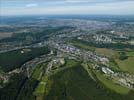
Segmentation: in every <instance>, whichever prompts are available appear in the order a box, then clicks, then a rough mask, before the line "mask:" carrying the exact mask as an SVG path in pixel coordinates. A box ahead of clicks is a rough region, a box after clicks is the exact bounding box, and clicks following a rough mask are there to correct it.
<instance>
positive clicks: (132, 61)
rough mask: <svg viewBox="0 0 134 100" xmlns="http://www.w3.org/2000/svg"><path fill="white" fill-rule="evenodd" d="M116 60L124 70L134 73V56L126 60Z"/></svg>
mask: <svg viewBox="0 0 134 100" xmlns="http://www.w3.org/2000/svg"><path fill="white" fill-rule="evenodd" d="M116 62H117V64H118V65H119V67H120V69H121V70H122V71H127V72H129V73H132V74H134V57H128V59H126V60H119V59H116Z"/></svg>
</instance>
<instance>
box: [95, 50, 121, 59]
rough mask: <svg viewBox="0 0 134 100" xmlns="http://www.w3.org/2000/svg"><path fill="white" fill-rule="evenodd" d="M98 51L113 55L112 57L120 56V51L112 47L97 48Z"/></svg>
mask: <svg viewBox="0 0 134 100" xmlns="http://www.w3.org/2000/svg"><path fill="white" fill-rule="evenodd" d="M95 51H96V53H98V54H103V55H105V56H107V57H112V58H118V57H119V53H118V51H115V50H112V49H107V48H96V50H95Z"/></svg>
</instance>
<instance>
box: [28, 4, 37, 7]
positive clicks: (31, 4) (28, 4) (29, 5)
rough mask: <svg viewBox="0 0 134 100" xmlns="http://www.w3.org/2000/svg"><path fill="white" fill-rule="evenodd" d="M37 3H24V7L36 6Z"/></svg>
mask: <svg viewBox="0 0 134 100" xmlns="http://www.w3.org/2000/svg"><path fill="white" fill-rule="evenodd" d="M37 6H38V4H36V3H30V4H26V7H37Z"/></svg>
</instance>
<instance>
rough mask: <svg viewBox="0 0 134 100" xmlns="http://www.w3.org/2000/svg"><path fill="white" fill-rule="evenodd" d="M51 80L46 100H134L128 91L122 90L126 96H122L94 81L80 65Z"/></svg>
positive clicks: (52, 77)
mask: <svg viewBox="0 0 134 100" xmlns="http://www.w3.org/2000/svg"><path fill="white" fill-rule="evenodd" d="M51 80H52V81H53V84H52V86H51V89H50V91H49V93H48V95H47V96H46V97H45V99H46V100H126V99H128V100H133V95H128V94H127V93H128V90H123V89H122V90H123V93H126V94H125V95H124V94H122V95H121V94H118V93H116V92H113V91H112V90H109V89H108V88H107V89H106V88H104V87H103V86H102V85H101V84H99V83H97V82H95V81H93V80H92V79H91V78H90V76H89V75H88V73H87V71H85V70H84V69H83V67H82V66H80V65H79V66H76V67H72V68H69V69H66V70H64V71H61V72H59V73H57V74H56V75H54V76H51ZM118 89H119V88H118Z"/></svg>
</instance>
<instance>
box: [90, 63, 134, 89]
mask: <svg viewBox="0 0 134 100" xmlns="http://www.w3.org/2000/svg"><path fill="white" fill-rule="evenodd" d="M92 66H93V69H97V70H99V71H101V72H102V73H104V74H105V75H107V76H108V77H109V78H111V79H113V80H116V82H117V83H118V84H120V85H122V86H126V87H128V88H131V89H133V88H134V75H130V74H128V73H123V72H114V71H113V70H112V69H110V68H108V67H104V66H99V65H97V64H93V65H92Z"/></svg>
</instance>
